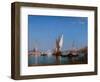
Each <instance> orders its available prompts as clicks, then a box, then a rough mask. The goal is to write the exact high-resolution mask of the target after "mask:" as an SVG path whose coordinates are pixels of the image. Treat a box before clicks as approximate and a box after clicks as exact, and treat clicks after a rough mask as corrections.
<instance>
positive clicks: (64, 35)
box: [11, 2, 98, 80]
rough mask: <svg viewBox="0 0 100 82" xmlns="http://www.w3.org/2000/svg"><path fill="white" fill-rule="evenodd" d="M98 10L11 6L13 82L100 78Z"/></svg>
mask: <svg viewBox="0 0 100 82" xmlns="http://www.w3.org/2000/svg"><path fill="white" fill-rule="evenodd" d="M97 32H98V30H97V7H92V6H78V5H61V4H43V3H28V2H14V3H12V4H11V78H12V79H15V80H22V79H38V78H54V77H69V76H83V75H97V61H98V60H97V45H98V44H97Z"/></svg>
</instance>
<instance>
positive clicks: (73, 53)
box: [29, 34, 79, 57]
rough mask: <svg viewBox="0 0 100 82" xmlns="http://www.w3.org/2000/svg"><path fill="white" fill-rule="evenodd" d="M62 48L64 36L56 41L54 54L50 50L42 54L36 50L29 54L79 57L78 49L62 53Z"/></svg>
mask: <svg viewBox="0 0 100 82" xmlns="http://www.w3.org/2000/svg"><path fill="white" fill-rule="evenodd" d="M62 46H63V34H62V35H61V36H59V37H58V38H57V39H56V48H55V49H54V51H53V52H52V51H50V50H48V51H46V52H40V51H39V50H38V49H37V48H34V49H33V51H32V52H29V54H33V55H42V56H45V55H46V56H49V55H55V56H63V57H65V56H78V55H79V52H78V50H77V49H71V50H69V51H61V48H62Z"/></svg>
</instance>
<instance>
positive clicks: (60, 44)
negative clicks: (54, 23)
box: [59, 35, 63, 49]
mask: <svg viewBox="0 0 100 82" xmlns="http://www.w3.org/2000/svg"><path fill="white" fill-rule="evenodd" d="M62 45H63V35H62V36H61V38H60V41H59V46H60V49H61V48H62Z"/></svg>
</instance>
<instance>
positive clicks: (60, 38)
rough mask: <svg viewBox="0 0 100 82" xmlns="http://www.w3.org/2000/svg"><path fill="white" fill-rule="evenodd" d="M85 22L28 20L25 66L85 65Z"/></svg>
mask: <svg viewBox="0 0 100 82" xmlns="http://www.w3.org/2000/svg"><path fill="white" fill-rule="evenodd" d="M87 32H88V18H87V17H69V16H68V17H64V16H34V15H29V16H28V65H29V66H35V65H63V64H66V65H67V64H87V57H88V56H87V55H88V45H87V36H88V35H87V34H88V33H87Z"/></svg>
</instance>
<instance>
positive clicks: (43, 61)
mask: <svg viewBox="0 0 100 82" xmlns="http://www.w3.org/2000/svg"><path fill="white" fill-rule="evenodd" d="M65 64H66V65H67V64H87V57H85V56H84V54H79V56H76V57H62V56H54V55H50V56H37V55H29V56H28V65H29V66H35V65H65Z"/></svg>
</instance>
